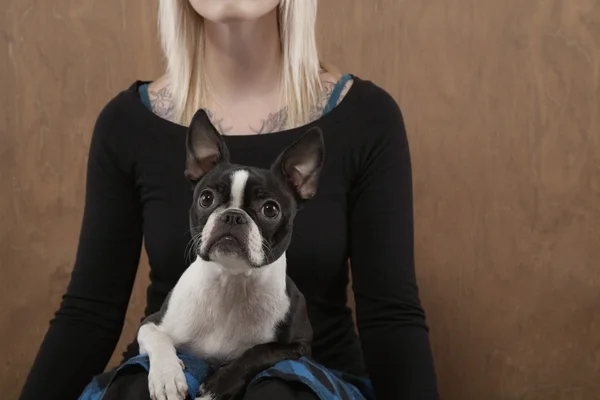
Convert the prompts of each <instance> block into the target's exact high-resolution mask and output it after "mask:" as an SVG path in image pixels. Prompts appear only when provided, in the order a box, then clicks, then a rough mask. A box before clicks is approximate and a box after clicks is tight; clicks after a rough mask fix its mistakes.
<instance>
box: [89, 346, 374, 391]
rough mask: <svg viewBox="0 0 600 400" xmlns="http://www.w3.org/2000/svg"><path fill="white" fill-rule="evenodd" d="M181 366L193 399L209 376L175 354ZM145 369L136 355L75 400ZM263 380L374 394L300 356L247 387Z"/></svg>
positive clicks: (200, 365) (197, 362)
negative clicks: (124, 375) (129, 371)
mask: <svg viewBox="0 0 600 400" xmlns="http://www.w3.org/2000/svg"><path fill="white" fill-rule="evenodd" d="M178 357H179V358H180V359H181V361H182V362H183V364H184V365H185V369H184V370H183V371H184V375H185V378H186V380H187V384H188V394H189V396H190V398H191V399H195V398H196V395H197V393H198V390H199V388H200V385H201V384H202V382H203V381H204V379H205V378H206V377H207V375H208V374H209V371H210V368H209V366H208V364H207V363H206V362H205V361H203V360H201V359H198V358H194V357H191V356H189V355H187V354H183V353H178ZM134 367H135V368H139V367H142V368H143V369H144V370H145V371H146V373H147V372H148V369H149V361H148V356H147V355H138V356H136V357H133V358H131V359H129V360H127V361H126V362H125V363H123V364H122V365H120V366H119V367H118V368H116V369H115V370H113V371H110V372H107V373H104V374H101V375H98V376H96V377H94V379H92V381H91V382H90V383H89V384H88V386H87V387H86V388H85V390H84V391H83V393H82V394H81V396H80V397H79V400H101V399H102V397H103V396H104V393H105V392H106V390H107V389H108V388H109V387H110V385H111V384H112V383H113V382H114V380H115V379H116V378H118V377H119V375H120V374H123V373H126V372H127V371H128V370H129V369H131V368H134ZM265 379H280V380H283V381H286V382H299V383H302V384H304V385H306V386H307V387H308V388H309V389H310V390H312V391H313V392H314V394H315V395H316V396H317V398H318V399H319V400H375V394H374V392H373V388H372V386H371V382H370V381H369V380H368V379H365V378H362V377H356V376H354V375H350V374H346V373H344V372H340V371H336V370H332V369H329V368H326V367H324V366H322V365H320V364H317V363H315V362H314V361H311V360H310V359H308V358H306V357H303V358H301V359H299V360H284V361H280V362H279V363H277V364H275V365H274V366H272V367H270V368H268V369H266V370H264V371H263V372H261V373H259V374H258V375H256V376H255V377H254V379H253V380H252V381H251V382H250V384H249V386H248V387H252V385H255V384H257V383H258V382H261V381H263V380H265Z"/></svg>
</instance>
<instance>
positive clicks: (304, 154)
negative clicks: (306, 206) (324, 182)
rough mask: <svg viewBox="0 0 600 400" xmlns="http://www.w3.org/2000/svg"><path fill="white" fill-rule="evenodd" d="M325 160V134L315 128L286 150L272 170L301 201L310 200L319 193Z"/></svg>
mask: <svg viewBox="0 0 600 400" xmlns="http://www.w3.org/2000/svg"><path fill="white" fill-rule="evenodd" d="M324 160H325V144H324V143H323V132H322V131H321V129H319V128H317V127H314V128H311V129H309V130H308V131H307V132H306V133H304V135H302V137H301V138H300V139H298V140H297V141H296V142H294V143H293V144H292V145H291V146H289V147H288V148H287V149H285V150H284V151H283V152H282V153H281V154H280V155H279V157H278V158H277V160H276V161H275V162H274V163H273V165H272V167H271V170H272V171H273V172H275V173H276V174H277V175H278V176H281V177H282V178H283V179H284V180H285V181H286V183H287V184H289V185H290V186H291V187H292V189H293V190H294V191H295V193H296V195H297V196H298V197H299V198H300V199H301V200H308V199H311V198H312V197H313V196H314V195H315V194H316V193H317V187H318V186H319V176H320V175H321V169H322V168H323V162H324Z"/></svg>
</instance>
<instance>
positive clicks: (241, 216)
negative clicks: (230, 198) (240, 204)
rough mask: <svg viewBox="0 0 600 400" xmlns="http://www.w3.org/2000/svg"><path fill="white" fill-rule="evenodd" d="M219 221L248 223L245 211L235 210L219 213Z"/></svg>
mask: <svg viewBox="0 0 600 400" xmlns="http://www.w3.org/2000/svg"><path fill="white" fill-rule="evenodd" d="M221 221H223V222H225V223H226V224H227V225H232V226H233V225H243V224H247V223H248V217H247V216H246V214H245V213H243V212H241V211H237V210H229V211H225V212H224V213H223V214H221Z"/></svg>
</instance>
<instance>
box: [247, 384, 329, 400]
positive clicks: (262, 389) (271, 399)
mask: <svg viewBox="0 0 600 400" xmlns="http://www.w3.org/2000/svg"><path fill="white" fill-rule="evenodd" d="M243 400H319V398H318V397H317V396H316V395H315V394H314V393H313V392H312V391H311V390H310V389H308V387H306V386H305V385H303V384H302V383H299V382H285V381H282V380H279V379H268V380H263V381H261V382H259V383H258V384H256V385H254V386H252V387H251V388H250V389H249V390H248V391H246V394H245V395H244V399H243Z"/></svg>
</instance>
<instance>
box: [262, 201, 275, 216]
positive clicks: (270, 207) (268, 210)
mask: <svg viewBox="0 0 600 400" xmlns="http://www.w3.org/2000/svg"><path fill="white" fill-rule="evenodd" d="M262 213H263V215H264V216H265V217H267V218H275V217H277V216H278V215H279V207H278V206H277V204H275V202H273V201H269V202H267V203H265V205H264V206H263V207H262Z"/></svg>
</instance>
